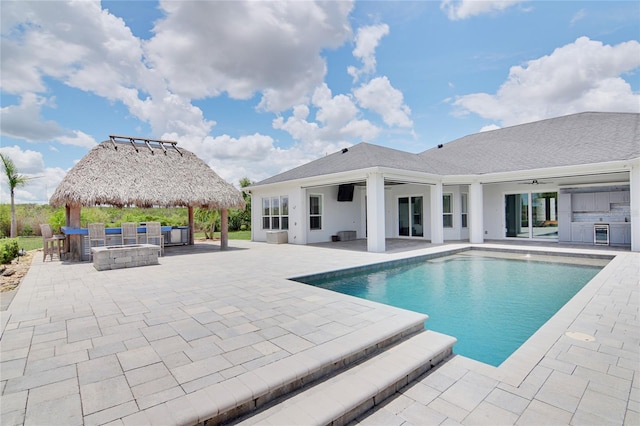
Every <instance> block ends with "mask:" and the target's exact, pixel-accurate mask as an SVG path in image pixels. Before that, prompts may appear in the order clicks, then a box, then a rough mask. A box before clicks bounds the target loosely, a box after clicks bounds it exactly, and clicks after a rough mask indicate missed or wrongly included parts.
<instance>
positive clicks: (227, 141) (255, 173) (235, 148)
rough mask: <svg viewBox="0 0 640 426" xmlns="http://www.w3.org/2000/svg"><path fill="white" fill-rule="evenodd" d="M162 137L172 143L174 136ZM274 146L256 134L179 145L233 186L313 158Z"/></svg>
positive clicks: (214, 138)
mask: <svg viewBox="0 0 640 426" xmlns="http://www.w3.org/2000/svg"><path fill="white" fill-rule="evenodd" d="M163 138H165V139H173V140H175V139H176V138H177V135H176V134H166V135H164V136H163ZM274 143H275V141H274V140H273V139H272V138H271V137H270V136H266V135H261V134H258V133H256V134H253V135H247V136H241V137H239V138H234V137H231V136H229V135H220V136H215V137H212V136H207V137H205V138H202V139H196V138H186V139H185V138H183V139H180V145H179V146H181V147H183V148H185V149H188V150H190V151H192V152H194V153H195V154H196V155H197V156H198V157H199V158H201V159H202V160H203V161H204V162H205V163H207V164H208V165H209V166H210V167H211V168H212V169H213V170H214V171H215V172H216V173H217V174H218V175H219V176H220V177H221V178H223V179H224V180H226V181H227V182H229V183H232V184H233V185H236V186H238V182H239V181H240V179H242V178H245V177H248V178H249V179H251V180H253V181H258V180H262V179H266V178H267V177H269V176H271V175H274V174H277V173H280V172H282V171H285V170H288V169H290V168H293V167H296V166H299V165H301V164H303V163H305V162H308V161H310V160H311V159H313V158H314V156H313V155H311V156H310V155H309V154H308V153H307V152H305V151H303V150H301V149H299V148H298V147H295V146H294V147H292V148H290V149H287V150H284V149H281V148H278V147H276V146H275V144H274Z"/></svg>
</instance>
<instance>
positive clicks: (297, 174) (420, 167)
mask: <svg viewBox="0 0 640 426" xmlns="http://www.w3.org/2000/svg"><path fill="white" fill-rule="evenodd" d="M370 167H389V168H393V169H400V170H413V171H418V172H419V171H424V160H423V159H421V158H420V156H418V154H411V153H408V152H404V151H399V150H397V149H391V148H386V147H383V146H379V145H372V144H368V143H365V142H361V143H359V144H357V145H355V146H352V147H349V148H348V150H347V151H346V152H344V153H343V152H342V151H338V152H336V153H333V154H329V155H327V156H325V157H322V158H319V159H317V160H314V161H311V162H310V163H307V164H303V165H302V166H299V167H296V168H294V169H291V170H288V171H286V172H283V173H280V174H278V175H275V176H272V177H270V178H268V179H265V180H263V181H261V182H258V183H256V184H255V185H256V186H258V185H267V184H272V183H278V182H286V181H290V180H296V179H304V178H309V177H314V176H322V175H329V174H334V173H340V172H348V171H352V170H360V169H367V168H370Z"/></svg>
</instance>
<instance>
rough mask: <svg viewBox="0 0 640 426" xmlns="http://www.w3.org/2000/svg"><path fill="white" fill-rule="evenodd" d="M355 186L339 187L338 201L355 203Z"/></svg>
mask: <svg viewBox="0 0 640 426" xmlns="http://www.w3.org/2000/svg"><path fill="white" fill-rule="evenodd" d="M353 188H354V185H352V184H346V185H339V186H338V201H353Z"/></svg>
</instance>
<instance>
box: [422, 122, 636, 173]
mask: <svg viewBox="0 0 640 426" xmlns="http://www.w3.org/2000/svg"><path fill="white" fill-rule="evenodd" d="M420 156H421V157H422V158H424V159H428V160H430V161H434V160H435V164H440V165H442V166H441V167H439V168H438V170H437V173H439V174H443V175H456V174H486V173H496V172H508V171H516V170H531V169H541V168H549V167H560V166H571V165H578V164H592V163H602V162H609V161H618V160H628V159H632V158H638V157H640V114H636V113H606V112H584V113H579V114H573V115H568V116H564V117H558V118H551V119H548V120H542V121H536V122H533V123H527V124H520V125H517V126H512V127H506V128H504V129H498V130H492V131H488V132H482V133H476V134H473V135H469V136H465V137H462V138H460V139H456V140H454V141H452V142H449V143H447V144H444V146H443V147H442V148H439V149H438V148H432V149H430V150H428V151H425V152H423V153H421V154H420Z"/></svg>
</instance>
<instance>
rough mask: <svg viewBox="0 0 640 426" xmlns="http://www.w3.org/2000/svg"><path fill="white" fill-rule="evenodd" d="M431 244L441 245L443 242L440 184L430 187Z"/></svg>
mask: <svg viewBox="0 0 640 426" xmlns="http://www.w3.org/2000/svg"><path fill="white" fill-rule="evenodd" d="M430 193H431V243H432V244H442V243H443V242H444V229H443V227H442V182H438V183H436V184H435V185H432V186H431V189H430Z"/></svg>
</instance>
